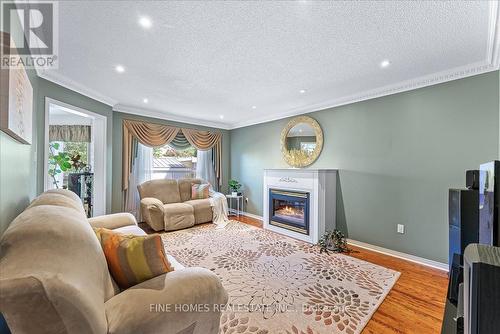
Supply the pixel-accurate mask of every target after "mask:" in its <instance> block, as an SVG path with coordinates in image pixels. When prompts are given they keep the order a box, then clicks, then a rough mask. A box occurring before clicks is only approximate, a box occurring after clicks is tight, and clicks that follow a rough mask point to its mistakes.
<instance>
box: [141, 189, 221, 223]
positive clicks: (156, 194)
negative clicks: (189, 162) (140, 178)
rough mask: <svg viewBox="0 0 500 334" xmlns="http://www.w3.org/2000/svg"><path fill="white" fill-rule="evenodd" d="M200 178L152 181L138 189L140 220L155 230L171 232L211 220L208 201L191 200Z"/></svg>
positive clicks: (210, 209)
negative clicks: (194, 187)
mask: <svg viewBox="0 0 500 334" xmlns="http://www.w3.org/2000/svg"><path fill="white" fill-rule="evenodd" d="M202 182H203V180H200V179H182V180H179V181H177V180H168V179H166V180H151V181H146V182H144V183H142V184H140V185H138V186H137V189H138V190H139V196H140V197H141V214H142V218H143V220H144V221H145V222H146V223H148V225H149V226H151V228H152V229H153V230H155V231H161V230H165V231H173V230H179V229H182V228H187V227H191V226H193V225H194V224H202V223H208V222H211V221H212V207H211V206H210V200H209V199H191V186H192V185H193V184H200V183H202Z"/></svg>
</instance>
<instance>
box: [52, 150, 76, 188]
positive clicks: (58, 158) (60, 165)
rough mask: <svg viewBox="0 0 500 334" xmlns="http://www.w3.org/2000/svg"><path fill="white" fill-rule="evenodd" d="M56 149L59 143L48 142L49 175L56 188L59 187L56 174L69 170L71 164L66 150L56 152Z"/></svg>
mask: <svg viewBox="0 0 500 334" xmlns="http://www.w3.org/2000/svg"><path fill="white" fill-rule="evenodd" d="M58 149H59V143H51V144H49V176H50V177H51V178H52V180H53V183H54V185H55V186H56V188H59V182H58V181H57V178H56V176H57V175H58V174H61V173H63V172H66V171H69V170H70V169H71V167H72V166H73V165H72V164H71V157H70V155H69V154H68V153H66V152H58V153H57V154H56V153H55V151H57V150H58Z"/></svg>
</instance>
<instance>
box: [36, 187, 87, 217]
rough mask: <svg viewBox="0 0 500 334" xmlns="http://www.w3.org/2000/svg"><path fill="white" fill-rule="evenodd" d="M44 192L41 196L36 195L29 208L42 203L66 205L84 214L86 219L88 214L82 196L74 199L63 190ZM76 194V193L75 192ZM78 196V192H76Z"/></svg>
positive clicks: (58, 205)
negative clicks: (84, 208)
mask: <svg viewBox="0 0 500 334" xmlns="http://www.w3.org/2000/svg"><path fill="white" fill-rule="evenodd" d="M62 190H63V189H61V190H60V191H61V192H44V193H42V194H41V195H40V196H38V197H36V198H35V199H34V200H33V201H32V202H31V203H30V205H29V206H28V209H30V208H34V207H36V206H41V205H53V206H57V207H66V208H70V209H73V210H75V211H76V212H78V213H79V214H80V216H83V217H81V218H83V219H86V218H87V215H86V214H85V210H83V205H82V202H81V200H80V198H78V197H77V201H75V200H73V199H72V198H71V197H69V196H68V194H65V193H63V192H62ZM64 191H65V192H67V193H72V192H71V191H69V190H64ZM73 194H74V193H73ZM74 195H75V196H76V194H74Z"/></svg>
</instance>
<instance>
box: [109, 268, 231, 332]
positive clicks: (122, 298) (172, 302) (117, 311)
mask: <svg viewBox="0 0 500 334" xmlns="http://www.w3.org/2000/svg"><path fill="white" fill-rule="evenodd" d="M227 300H228V295H227V292H226V290H225V289H224V287H223V286H222V284H221V282H220V280H219V278H218V277H217V275H215V274H214V273H213V272H211V271H210V270H208V269H204V268H186V269H182V270H176V271H172V272H169V273H167V274H163V275H160V276H158V277H155V278H152V279H150V280H148V281H145V282H142V283H140V284H138V285H135V286H133V287H131V288H129V289H127V290H125V291H123V292H122V293H119V294H118V295H116V296H114V297H112V298H111V299H109V300H108V301H107V302H106V303H105V308H106V318H107V319H108V333H122V334H123V333H130V334H132V333H144V334H149V333H151V334H152V333H164V334H170V333H172V334H174V333H175V334H177V333H179V332H183V330H186V332H189V333H195V334H202V333H203V334H217V333H218V332H219V323H220V317H221V309H222V307H223V306H224V305H225V304H226V303H227ZM189 308H191V310H189Z"/></svg>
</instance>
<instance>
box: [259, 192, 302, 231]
mask: <svg viewBox="0 0 500 334" xmlns="http://www.w3.org/2000/svg"><path fill="white" fill-rule="evenodd" d="M269 224H270V225H273V226H277V227H281V228H285V229H287V230H290V231H294V232H298V233H302V234H306V235H309V193H308V192H300V191H290V190H280V189H269Z"/></svg>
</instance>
